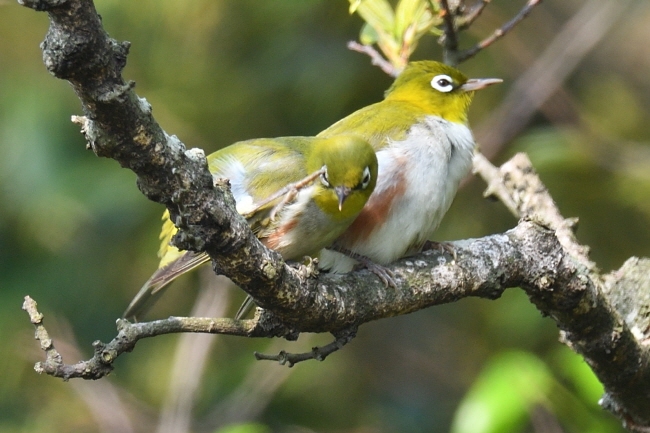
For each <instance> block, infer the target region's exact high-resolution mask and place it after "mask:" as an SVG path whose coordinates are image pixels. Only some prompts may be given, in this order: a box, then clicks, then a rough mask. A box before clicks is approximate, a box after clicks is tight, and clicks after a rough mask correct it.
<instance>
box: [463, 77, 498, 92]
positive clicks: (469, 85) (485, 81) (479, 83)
mask: <svg viewBox="0 0 650 433" xmlns="http://www.w3.org/2000/svg"><path fill="white" fill-rule="evenodd" d="M499 83H503V80H502V79H501V78H471V79H469V80H467V81H466V82H465V84H463V85H462V86H460V88H461V89H462V90H463V91H465V92H473V91H475V90H481V89H485V88H486V87H488V86H491V85H492V84H499Z"/></svg>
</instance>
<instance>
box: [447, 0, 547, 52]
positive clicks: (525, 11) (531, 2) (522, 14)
mask: <svg viewBox="0 0 650 433" xmlns="http://www.w3.org/2000/svg"><path fill="white" fill-rule="evenodd" d="M541 2H542V0H528V2H527V3H526V5H525V6H524V7H523V8H522V9H521V10H520V11H519V13H518V14H517V15H515V16H514V17H513V18H512V19H511V20H510V21H508V22H507V23H505V24H504V25H503V26H501V27H500V28H498V29H496V30H495V31H494V33H492V34H491V35H490V36H488V37H487V38H485V39H483V40H482V41H480V42H479V43H477V44H476V45H474V46H473V47H472V48H468V49H466V50H464V51H461V52H459V53H458V54H457V57H456V61H457V62H458V63H462V62H464V61H465V60H468V59H471V58H472V57H474V56H475V55H476V54H478V53H479V51H481V50H483V49H485V48H487V47H489V46H490V45H492V44H493V43H495V42H496V41H498V40H499V39H501V38H502V37H504V36H505V35H506V34H508V32H510V30H512V29H514V28H515V27H516V26H517V24H519V23H520V22H521V21H523V20H524V18H526V17H527V16H528V15H529V14H530V13H531V12H532V11H533V8H535V6H537V5H538V4H540V3H541Z"/></svg>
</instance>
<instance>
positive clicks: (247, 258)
mask: <svg viewBox="0 0 650 433" xmlns="http://www.w3.org/2000/svg"><path fill="white" fill-rule="evenodd" d="M22 3H23V4H25V5H26V6H28V7H31V8H33V9H35V10H47V11H48V14H49V17H50V29H49V31H48V33H47V36H46V39H45V41H44V42H43V44H42V48H43V59H44V62H45V64H46V66H47V68H48V70H49V71H50V72H51V73H52V74H53V75H55V76H56V77H58V78H62V79H66V80H68V81H69V82H70V83H71V84H72V87H73V89H74V91H75V92H76V94H77V95H78V97H79V99H80V100H81V102H82V107H83V110H84V114H85V116H83V117H76V118H75V122H77V123H79V124H81V125H82V131H83V133H84V134H85V136H86V139H87V141H88V143H89V145H90V148H91V149H92V150H93V151H94V152H95V153H96V154H97V155H99V156H105V157H110V158H113V159H115V160H116V161H118V162H119V163H120V164H121V165H122V166H123V167H127V168H129V169H131V170H132V171H134V172H135V173H136V175H137V176H138V187H139V188H140V190H141V191H142V192H143V193H144V194H145V195H146V196H147V197H148V198H150V199H151V200H154V201H157V202H160V203H163V204H165V205H166V206H167V208H168V209H169V210H170V213H171V217H172V220H173V221H174V222H175V223H176V225H177V226H178V227H179V228H180V229H181V230H180V231H179V234H178V235H177V236H176V238H175V243H176V245H177V246H179V247H180V248H182V249H189V250H193V251H206V252H207V253H208V254H209V255H210V257H211V258H212V259H213V263H215V267H216V268H218V270H219V272H221V273H223V274H224V275H226V276H228V277H230V278H231V279H232V280H233V281H234V282H235V283H236V284H237V285H239V286H240V287H241V288H242V289H244V290H245V291H246V292H247V293H249V294H250V295H251V296H253V298H254V299H255V300H256V302H257V303H258V305H260V306H261V307H263V308H264V310H261V309H260V310H258V311H257V314H256V316H255V318H254V319H252V320H243V321H237V320H234V319H211V318H181V317H170V318H168V319H166V320H159V321H154V322H145V323H137V324H131V323H129V322H127V321H125V320H118V321H117V328H118V335H117V336H116V337H115V338H114V339H113V340H112V341H111V342H109V343H107V344H104V343H101V342H99V341H97V342H95V343H94V345H93V346H94V348H95V354H94V356H93V358H92V359H90V360H89V361H82V362H80V363H77V364H73V365H66V364H64V363H63V361H62V359H61V356H60V355H59V354H58V352H57V351H56V349H55V348H54V345H53V344H52V342H51V339H50V337H49V335H48V333H47V330H46V329H45V327H44V326H43V323H42V315H41V314H40V313H39V312H38V310H37V309H36V304H35V302H33V300H31V298H29V297H27V298H26V299H25V304H24V309H25V310H26V311H27V312H28V314H29V316H30V320H31V321H32V323H33V324H34V326H35V328H36V338H37V339H38V340H39V341H40V342H41V347H42V348H43V350H44V351H45V352H46V361H45V362H43V363H38V364H37V366H36V368H37V370H38V371H40V372H46V373H47V374H50V375H53V376H57V377H62V378H64V379H69V378H72V377H83V378H86V379H96V378H99V377H102V376H104V375H106V374H108V373H109V372H110V371H111V370H112V368H113V367H112V363H113V362H114V360H115V359H116V358H117V357H118V356H120V355H121V354H122V353H124V352H128V351H130V350H132V349H133V347H134V346H135V344H136V342H137V341H139V340H140V339H142V338H147V337H152V336H156V335H161V334H167V333H175V332H206V333H222V334H229V335H240V336H249V337H255V336H265V337H269V336H281V337H284V338H288V339H295V338H297V336H298V334H299V333H300V332H330V333H332V334H333V335H335V336H337V337H339V338H341V339H343V340H345V339H346V338H347V337H351V336H352V333H351V331H350V330H353V329H356V327H358V326H359V325H361V324H363V323H366V322H369V321H372V320H378V319H381V318H386V317H392V316H395V315H400V314H407V313H410V312H413V311H416V310H419V309H422V308H426V307H430V306H433V305H438V304H442V303H448V302H453V301H456V300H458V299H461V298H463V297H467V296H474V297H483V298H489V299H495V298H498V297H499V296H500V295H501V294H502V293H503V291H504V290H505V289H506V288H508V287H521V288H522V289H523V290H525V291H526V293H527V294H528V296H529V297H530V299H531V302H533V303H534V304H535V305H536V306H537V308H538V309H539V310H540V311H541V312H542V313H543V314H545V315H548V316H550V317H551V318H552V319H553V320H554V321H555V322H556V323H557V324H558V327H559V328H560V329H561V330H562V332H563V333H562V335H563V338H564V341H565V342H566V343H567V344H568V345H570V346H571V347H572V348H573V349H574V350H576V351H577V352H578V353H580V354H581V355H582V356H583V357H584V358H585V359H586V361H587V362H588V363H589V365H590V366H591V368H592V369H593V370H594V372H595V373H596V375H597V376H598V377H599V379H600V380H601V382H602V383H603V384H604V385H605V388H606V391H607V394H606V396H605V398H604V399H603V405H604V406H605V407H607V408H608V409H610V410H612V411H613V412H614V413H616V414H618V415H619V416H620V417H621V418H622V419H623V420H624V422H625V423H626V425H627V426H628V428H631V429H637V430H638V431H642V429H647V428H648V427H650V414H648V411H647V408H648V407H650V362H649V361H650V358H649V355H648V350H647V341H648V338H647V328H646V329H641V331H640V332H638V331H634V332H633V331H632V330H631V329H637V328H635V327H634V326H632V327H631V325H630V324H629V323H636V322H634V321H632V320H631V319H629V318H628V317H627V316H630V315H629V314H628V315H627V316H625V317H626V320H628V319H629V320H628V321H629V323H626V322H625V321H623V320H622V319H621V317H623V315H622V314H621V313H619V312H617V311H616V309H615V307H613V306H612V305H611V304H610V303H609V301H608V299H607V298H606V297H605V293H613V292H617V291H618V290H617V287H619V285H621V284H622V283H621V281H622V280H623V279H621V278H618V279H617V278H614V277H612V278H611V286H607V287H608V288H607V290H606V289H605V286H604V284H603V282H602V281H601V279H600V278H599V276H598V275H597V274H596V269H595V266H593V264H592V263H591V262H590V260H589V258H588V257H587V250H586V249H585V248H584V247H582V246H580V245H579V244H578V243H577V241H576V240H575V237H574V235H573V233H572V226H573V224H572V222H571V221H567V220H565V219H564V218H563V217H562V216H561V214H560V213H559V211H557V208H556V206H555V204H554V203H553V201H552V199H551V198H550V196H548V193H547V191H546V189H545V188H544V186H543V185H542V183H541V181H539V179H538V178H537V176H536V174H535V173H534V170H533V169H532V167H531V166H530V163H529V161H525V160H523V159H521V157H519V158H517V159H513V161H512V162H511V163H510V164H506V165H504V166H502V167H501V168H500V169H499V170H498V171H496V172H495V171H494V170H491V173H492V176H493V178H492V179H491V184H494V185H497V184H499V185H501V186H500V187H499V188H493V191H494V192H495V193H498V194H503V195H504V197H505V195H508V196H509V198H508V200H509V202H510V205H511V206H512V209H513V210H516V212H517V213H518V214H519V215H522V216H524V218H523V219H522V221H521V222H520V223H519V224H518V225H517V226H516V227H515V228H514V229H512V230H509V231H508V232H506V233H503V234H498V235H492V236H487V237H484V238H481V239H473V240H466V241H459V242H456V243H454V247H455V250H456V259H455V260H454V261H452V262H448V261H447V260H446V259H445V258H444V257H442V256H440V255H439V254H436V253H435V252H433V251H426V252H423V253H422V254H420V255H418V256H416V257H413V258H409V259H404V260H401V261H398V262H397V263H395V264H394V265H392V266H391V270H392V271H393V273H394V274H395V275H396V278H395V280H396V282H397V287H395V288H390V289H389V288H386V287H384V285H383V284H381V283H380V282H379V281H378V279H377V278H375V277H373V276H372V275H371V274H370V273H369V272H368V271H360V272H355V273H352V274H348V275H342V276H340V275H321V276H320V277H319V278H318V279H315V278H313V275H314V273H313V270H312V269H310V268H306V267H299V268H297V269H295V268H292V267H290V266H287V265H285V264H284V263H283V262H282V260H281V259H280V257H279V255H278V254H277V253H275V252H273V251H270V250H268V249H266V248H264V247H263V246H262V245H261V244H260V243H259V241H258V240H257V239H256V238H255V236H254V235H253V234H252V233H251V231H250V229H249V228H248V226H247V224H246V222H245V220H244V219H243V218H242V217H241V216H240V215H239V214H237V212H236V211H235V209H234V202H233V198H232V195H231V194H230V192H229V189H228V184H227V182H220V183H218V184H217V185H216V186H215V185H213V179H212V176H211V175H210V173H209V171H208V169H207V164H206V160H205V156H204V155H203V152H202V151H200V150H197V149H192V150H186V149H185V146H184V145H183V143H181V142H180V140H178V138H176V137H174V136H169V135H168V134H166V133H165V132H164V131H163V130H162V128H161V127H160V126H159V125H158V124H157V123H156V122H155V120H154V119H153V117H152V115H151V107H150V106H149V104H148V103H147V102H146V101H145V100H144V99H142V98H139V97H138V96H137V95H136V94H135V93H134V91H133V88H134V83H133V82H125V81H124V80H123V78H122V76H121V70H122V68H123V67H124V65H125V62H126V55H127V52H128V47H129V44H128V43H118V42H116V41H115V40H113V39H111V38H109V37H108V35H107V34H106V32H105V31H104V30H103V28H102V27H101V20H100V19H99V17H98V15H97V13H96V11H95V9H94V5H93V3H92V2H91V1H90V0H67V1H66V0H22ZM529 3H532V1H531V2H529ZM488 171H490V170H488ZM495 173H496V174H495ZM495 176H498V177H500V178H495ZM633 265H634V264H632V265H631V266H633ZM346 332H347V334H346ZM343 340H341V341H343ZM341 341H339V342H336V343H333V345H328V346H326V347H325V348H324V350H325V352H323V353H327V351H329V350H335V348H336V347H337V344H340V343H341ZM345 341H347V340H345ZM329 353H331V352H329Z"/></svg>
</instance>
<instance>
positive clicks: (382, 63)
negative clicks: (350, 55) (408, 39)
mask: <svg viewBox="0 0 650 433" xmlns="http://www.w3.org/2000/svg"><path fill="white" fill-rule="evenodd" d="M348 49H349V50H352V51H356V52H358V53H362V54H366V55H367V56H369V57H370V61H371V63H372V64H373V65H375V66H379V67H380V68H381V70H382V71H384V72H385V73H386V74H388V75H390V76H391V77H397V76H398V75H399V73H400V72H401V71H399V70H397V69H396V68H395V67H394V66H393V65H392V64H391V63H390V62H389V61H388V60H386V59H384V57H383V56H382V55H381V54H379V52H378V51H377V50H375V49H374V48H373V47H372V46H370V45H364V44H360V43H359V42H357V41H349V42H348Z"/></svg>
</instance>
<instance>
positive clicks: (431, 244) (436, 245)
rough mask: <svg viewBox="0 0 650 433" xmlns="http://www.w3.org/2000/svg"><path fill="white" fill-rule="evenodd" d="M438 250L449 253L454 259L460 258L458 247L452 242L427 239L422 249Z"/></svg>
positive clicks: (441, 252)
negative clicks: (457, 252) (457, 251)
mask: <svg viewBox="0 0 650 433" xmlns="http://www.w3.org/2000/svg"><path fill="white" fill-rule="evenodd" d="M430 250H438V252H440V254H445V253H447V254H449V255H450V256H451V257H452V258H453V259H454V261H456V259H457V258H458V255H457V254H456V247H454V244H452V243H451V242H436V241H426V242H425V243H424V245H423V246H422V251H430Z"/></svg>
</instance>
